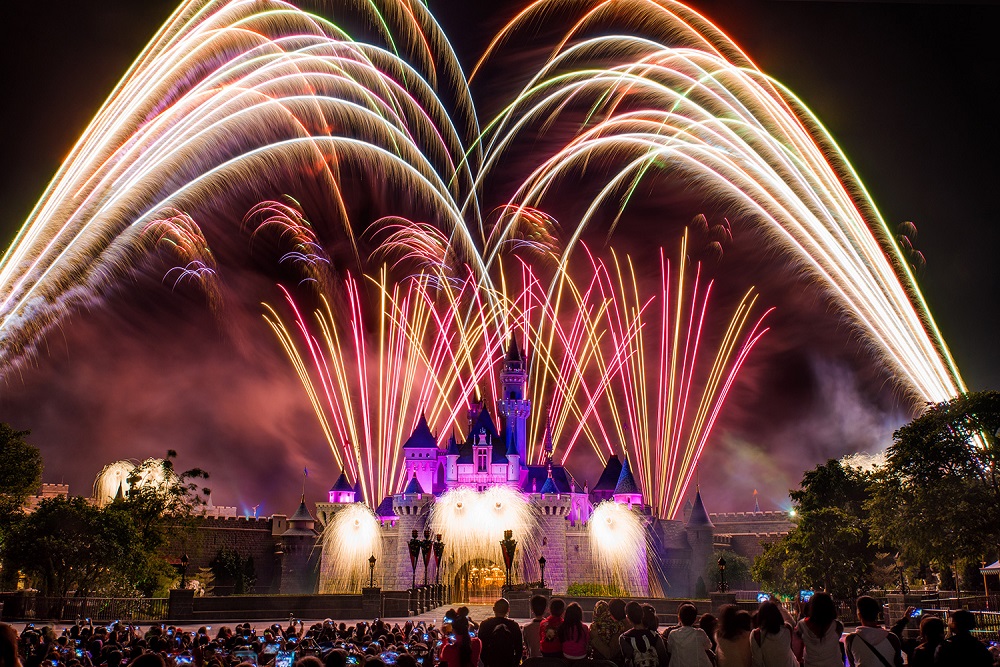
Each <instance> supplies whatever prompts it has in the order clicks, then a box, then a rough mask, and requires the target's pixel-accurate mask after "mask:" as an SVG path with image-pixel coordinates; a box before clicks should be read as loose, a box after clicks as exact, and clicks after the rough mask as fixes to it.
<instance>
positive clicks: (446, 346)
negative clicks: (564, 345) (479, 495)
mask: <svg viewBox="0 0 1000 667" xmlns="http://www.w3.org/2000/svg"><path fill="white" fill-rule="evenodd" d="M432 284H434V285H439V286H441V285H444V286H446V287H447V289H445V288H433V287H432ZM451 287H452V285H451V283H450V282H447V281H445V282H443V283H442V282H440V281H437V280H435V279H433V277H429V276H427V275H419V276H416V277H413V278H411V279H407V280H405V281H403V282H402V283H390V281H389V278H388V271H387V270H386V269H383V270H382V271H381V273H380V274H379V276H378V277H377V278H369V277H364V278H362V279H361V281H359V280H355V279H354V278H353V277H352V276H351V275H350V274H348V275H347V277H346V279H345V280H344V281H343V289H342V294H339V295H338V297H340V298H339V299H338V300H339V301H340V302H342V303H343V307H342V308H339V309H334V308H333V307H332V306H331V301H330V299H329V298H328V297H327V295H321V297H320V301H321V305H320V307H319V308H318V309H316V311H315V312H314V313H313V318H311V320H312V321H310V318H309V317H308V316H307V315H306V314H305V313H304V312H303V311H302V309H301V308H300V306H299V305H298V304H297V303H296V301H295V299H294V298H293V297H292V295H291V293H289V292H288V291H287V290H283V291H284V293H285V297H286V305H287V307H288V310H290V312H291V313H292V317H291V324H290V325H289V324H286V322H285V320H284V319H283V318H282V316H281V315H280V314H279V312H278V310H277V309H275V308H273V307H272V306H270V305H268V304H264V307H265V308H266V311H267V312H266V314H265V320H266V321H267V323H268V324H269V325H270V327H271V329H272V330H273V331H274V333H275V335H276V336H277V337H278V340H279V341H280V342H281V344H282V347H283V348H284V350H285V352H286V354H287V356H288V358H289V360H290V361H291V363H292V365H293V367H294V368H295V371H296V373H297V374H298V376H299V380H300V381H301V383H302V386H303V388H304V389H305V392H306V395H307V396H308V398H309V401H310V403H311V405H312V407H313V411H314V412H315V414H316V417H317V419H318V420H319V424H320V427H321V428H322V430H323V433H324V435H325V436H326V439H327V444H328V445H329V447H330V450H331V451H332V452H333V455H334V458H335V460H336V462H337V465H338V466H339V467H340V468H341V469H342V470H344V472H345V473H346V474H347V476H348V477H349V478H350V479H351V480H352V481H355V482H359V483H360V485H361V492H362V495H363V496H364V500H365V502H367V503H368V504H369V505H370V506H371V507H376V506H377V505H378V503H379V502H381V500H382V499H383V498H385V497H386V496H388V495H392V494H394V493H397V492H399V491H400V490H401V489H402V487H403V483H404V482H405V480H404V479H403V478H402V474H403V466H402V463H403V460H402V457H401V444H402V443H403V442H404V441H405V440H406V438H407V437H408V436H409V435H410V433H412V432H413V430H414V428H415V427H416V425H417V423H418V420H419V419H420V417H421V416H422V415H423V416H425V417H426V419H427V420H428V423H429V424H431V425H432V427H434V428H435V429H436V430H437V432H439V433H440V432H442V431H443V430H444V429H452V428H459V427H461V422H460V416H461V415H462V414H464V407H463V406H464V405H465V404H467V403H468V402H469V401H470V399H472V398H473V396H474V395H475V394H476V393H477V387H478V386H480V385H481V384H482V383H483V381H484V380H486V379H487V378H490V379H491V378H492V375H491V374H492V372H493V369H494V367H495V365H496V363H497V361H498V360H499V359H500V358H501V357H502V351H503V348H502V343H503V341H504V337H503V331H502V330H498V329H496V328H495V327H493V326H492V325H493V322H492V313H493V312H494V311H492V310H490V309H489V307H488V306H487V305H486V302H485V301H484V300H483V299H482V298H481V291H480V290H479V288H478V286H477V283H476V282H475V280H474V278H470V279H468V280H466V281H465V282H464V283H462V284H461V285H460V286H459V287H458V288H457V289H451ZM369 291H371V292H373V293H374V294H375V297H374V298H372V297H371V296H370V295H369V293H368V292H369ZM469 302H473V303H479V304H480V317H479V318H478V319H469V318H467V317H466V316H467V313H468V311H467V310H466V309H465V306H466V304H467V303H469Z"/></svg>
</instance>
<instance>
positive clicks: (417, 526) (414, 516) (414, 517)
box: [385, 477, 434, 590]
mask: <svg viewBox="0 0 1000 667" xmlns="http://www.w3.org/2000/svg"><path fill="white" fill-rule="evenodd" d="M433 502H434V496H433V495H432V494H430V493H425V492H424V489H422V488H420V482H419V481H417V478H416V477H411V478H410V481H409V482H408V483H407V485H406V488H405V489H404V490H403V492H402V493H398V494H396V495H395V496H393V498H392V511H393V512H394V513H395V515H396V517H397V528H398V530H397V535H398V542H397V544H398V547H397V554H398V556H397V559H396V562H395V563H394V565H395V572H392V571H391V570H389V569H387V570H386V583H385V585H386V586H387V587H388V586H390V585H391V586H393V587H394V589H393V590H404V589H407V588H409V587H410V585H411V584H412V583H413V580H412V576H413V570H412V568H411V566H410V559H409V557H408V556H407V555H406V542H407V540H409V539H410V534H411V533H412V532H413V531H414V530H416V531H418V532H420V533H422V532H423V530H424V528H425V524H426V522H427V517H428V515H429V514H430V506H431V504H433ZM389 567H391V566H389Z"/></svg>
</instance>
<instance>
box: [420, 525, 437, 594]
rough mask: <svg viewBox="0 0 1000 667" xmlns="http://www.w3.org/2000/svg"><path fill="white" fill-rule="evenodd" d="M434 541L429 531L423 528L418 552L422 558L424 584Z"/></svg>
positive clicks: (425, 583)
mask: <svg viewBox="0 0 1000 667" xmlns="http://www.w3.org/2000/svg"><path fill="white" fill-rule="evenodd" d="M433 547H434V542H432V541H431V531H430V529H429V528H425V529H424V539H422V540H420V553H421V555H422V556H423V558H424V586H426V585H427V564H428V563H430V562H431V552H432V551H433V550H434V549H433Z"/></svg>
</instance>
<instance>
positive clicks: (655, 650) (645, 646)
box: [618, 602, 667, 667]
mask: <svg viewBox="0 0 1000 667" xmlns="http://www.w3.org/2000/svg"><path fill="white" fill-rule="evenodd" d="M625 618H626V619H628V622H629V623H631V624H632V628H631V629H630V630H627V631H626V632H624V633H622V636H621V637H619V638H618V644H619V645H620V646H621V650H622V655H623V656H624V657H625V664H626V665H628V667H665V666H666V664H667V649H666V647H665V646H664V644H663V638H662V637H660V635H658V634H657V633H655V632H653V631H652V630H649V629H647V628H646V626H645V625H643V623H642V606H641V605H640V604H639V603H638V602H629V603H628V604H627V605H625Z"/></svg>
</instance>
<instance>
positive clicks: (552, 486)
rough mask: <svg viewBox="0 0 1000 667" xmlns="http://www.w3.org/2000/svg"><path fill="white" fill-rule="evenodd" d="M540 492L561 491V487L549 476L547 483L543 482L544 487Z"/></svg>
mask: <svg viewBox="0 0 1000 667" xmlns="http://www.w3.org/2000/svg"><path fill="white" fill-rule="evenodd" d="M539 493H559V488H558V487H557V486H556V483H555V481H553V479H552V478H551V477H549V478H547V479H546V480H545V484H542V489H541V491H540V492H539Z"/></svg>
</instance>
